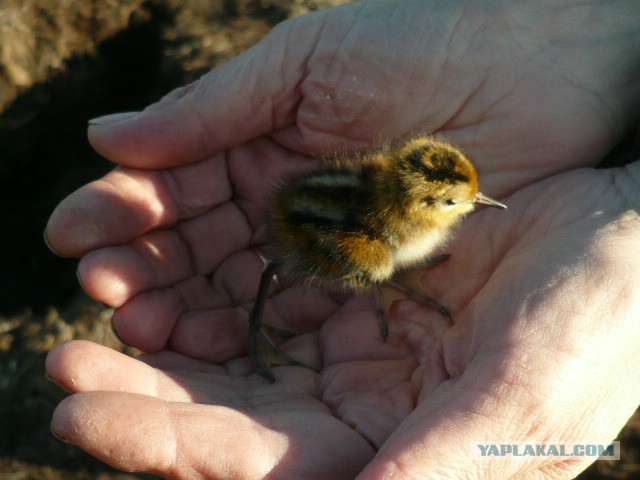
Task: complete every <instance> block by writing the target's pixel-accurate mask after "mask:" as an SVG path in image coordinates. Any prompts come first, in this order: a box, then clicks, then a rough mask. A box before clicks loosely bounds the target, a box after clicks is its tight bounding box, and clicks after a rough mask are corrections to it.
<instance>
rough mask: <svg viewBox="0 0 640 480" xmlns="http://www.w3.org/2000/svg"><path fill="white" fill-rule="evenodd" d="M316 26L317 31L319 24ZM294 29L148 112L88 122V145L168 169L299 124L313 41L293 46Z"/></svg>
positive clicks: (116, 157)
mask: <svg viewBox="0 0 640 480" xmlns="http://www.w3.org/2000/svg"><path fill="white" fill-rule="evenodd" d="M312 25H313V24H312ZM287 30H291V28H290V27H288V26H287V22H285V24H283V25H282V27H281V28H277V29H275V30H274V31H272V33H271V34H270V35H268V36H267V37H266V38H265V39H263V40H262V42H260V43H259V44H257V45H255V46H254V47H253V48H251V49H249V50H247V51H245V52H244V53H243V54H241V55H240V56H238V57H236V58H234V59H233V60H231V61H230V62H228V63H226V64H224V65H223V66H221V67H219V68H217V69H215V70H213V71H211V72H210V73H208V74H206V75H205V76H203V77H202V78H200V79H199V80H198V81H196V82H194V83H192V84H190V85H187V86H186V87H182V88H179V89H177V90H175V91H173V92H171V93H170V94H168V95H167V96H166V97H165V98H163V99H162V100H160V101H159V102H158V103H156V104H153V105H150V106H149V107H147V108H146V109H144V110H143V111H141V112H127V113H120V114H114V115H108V116H105V117H100V118H97V119H94V120H91V121H90V122H89V131H88V136H89V142H90V143H91V145H92V146H93V147H94V148H95V150H96V151H98V152H99V153H100V154H102V155H103V156H105V157H107V158H108V159H110V160H112V161H114V162H116V163H119V164H122V165H126V166H130V167H134V168H166V167H171V166H177V165H181V164H185V163H189V162H193V161H197V160H201V159H203V158H206V157H208V156H210V155H212V154H215V153H217V152H219V151H221V150H224V149H227V148H229V147H231V146H234V145H237V144H239V143H241V142H244V141H246V140H248V139H250V138H253V137H256V136H259V135H263V134H265V133H268V132H271V131H273V130H274V129H279V128H283V127H285V126H288V125H290V124H292V123H293V122H294V121H295V111H296V109H295V106H296V105H297V104H298V103H299V99H298V96H299V91H298V89H296V88H295V85H297V84H298V83H299V82H300V78H299V77H300V76H301V75H303V71H304V69H302V68H300V65H301V63H303V62H304V58H306V57H307V56H308V55H309V52H310V50H312V49H313V44H312V42H311V41H310V40H305V39H310V38H313V35H308V36H304V37H303V38H296V41H295V42H294V44H295V48H291V46H290V45H289V46H287V43H288V42H290V41H291V39H290V38H287V37H288V36H289V35H288V33H287Z"/></svg>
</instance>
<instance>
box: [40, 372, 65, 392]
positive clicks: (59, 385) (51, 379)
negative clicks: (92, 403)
mask: <svg viewBox="0 0 640 480" xmlns="http://www.w3.org/2000/svg"><path fill="white" fill-rule="evenodd" d="M44 378H46V379H47V380H49V381H50V382H51V383H53V384H54V385H55V386H57V387H58V388H61V389H62V390H64V391H65V392H67V393H71V391H70V390H68V389H67V387H65V386H64V385H63V384H62V383H61V382H59V381H58V380H56V379H55V378H53V377H52V376H51V375H49V372H44Z"/></svg>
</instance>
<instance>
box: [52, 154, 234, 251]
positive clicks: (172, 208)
mask: <svg viewBox="0 0 640 480" xmlns="http://www.w3.org/2000/svg"><path fill="white" fill-rule="evenodd" d="M231 195H232V193H231V186H230V184H229V180H228V175H227V171H226V163H225V158H224V156H223V155H218V156H215V157H212V158H210V159H208V160H206V161H203V162H199V163H196V164H192V165H188V166H185V167H180V168H175V169H172V170H163V171H142V170H133V169H128V168H117V169H115V170H114V171H112V172H111V173H109V174H107V175H106V176H105V177H103V178H102V179H100V180H97V181H95V182H92V183H90V184H88V185H86V186H84V187H82V188H81V189H79V190H78V191H76V192H74V193H73V194H71V195H70V196H68V197H67V198H65V199H64V200H63V201H62V202H61V203H60V205H58V207H57V208H56V209H55V211H54V212H53V214H52V215H51V218H50V219H49V222H48V224H47V228H46V232H45V236H46V239H47V243H48V244H49V246H50V247H51V248H52V249H53V250H54V251H55V252H57V253H59V254H60V255H63V256H67V257H72V256H73V257H77V256H81V255H83V254H84V253H86V252H87V251H89V250H92V249H96V248H99V247H103V246H107V245H114V244H121V243H125V242H127V241H130V240H131V239H133V238H136V237H138V236H140V235H141V234H143V233H145V232H148V231H150V230H152V229H155V228H159V227H163V226H168V225H172V224H174V223H175V222H177V221H178V220H181V219H184V218H191V217H193V216H196V215H198V214H199V213H202V212H203V211H206V210H208V209H210V208H212V207H214V206H216V205H219V204H221V203H223V202H225V201H227V200H229V199H230V198H231Z"/></svg>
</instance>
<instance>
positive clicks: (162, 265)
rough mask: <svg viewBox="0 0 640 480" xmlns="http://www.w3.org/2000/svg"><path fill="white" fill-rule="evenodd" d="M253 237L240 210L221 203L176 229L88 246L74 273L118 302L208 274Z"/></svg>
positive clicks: (97, 293) (104, 298)
mask: <svg viewBox="0 0 640 480" xmlns="http://www.w3.org/2000/svg"><path fill="white" fill-rule="evenodd" d="M251 236H252V229H251V227H250V225H248V224H247V222H246V219H245V216H244V215H243V213H242V212H241V211H240V210H239V209H238V208H237V206H235V205H234V204H232V203H225V204H223V205H221V206H219V207H216V208H214V209H212V210H211V211H208V212H206V213H203V214H201V215H199V216H197V217H195V218H193V219H190V220H186V221H184V222H182V223H180V224H179V225H177V226H176V227H175V228H174V229H171V230H159V231H155V232H150V233H147V234H144V235H142V236H141V237H139V238H136V239H134V240H132V241H131V242H129V243H126V244H124V245H117V246H112V247H105V248H101V249H98V250H94V251H91V252H89V253H87V254H86V255H85V256H84V257H83V258H82V260H81V261H80V264H79V266H78V276H79V279H80V282H81V283H82V286H83V288H84V289H85V291H86V292H87V293H88V294H89V295H91V296H92V297H93V298H94V299H96V300H99V301H101V302H104V303H107V304H109V305H111V306H114V307H119V306H121V305H123V304H124V303H125V302H127V301H128V300H130V299H131V298H132V297H133V296H135V295H137V294H138V293H140V292H144V291H149V290H154V289H164V288H167V287H170V286H173V285H176V284H177V283H179V282H181V281H184V280H187V279H189V278H191V277H193V276H199V275H209V274H210V273H211V272H212V271H215V270H216V268H217V267H218V265H219V264H220V263H221V262H222V261H223V260H225V259H226V258H227V257H228V256H230V255H231V254H232V253H234V252H235V251H237V250H238V249H241V248H244V247H246V246H247V245H248V244H249V243H250V240H251ZM213 246H215V247H213Z"/></svg>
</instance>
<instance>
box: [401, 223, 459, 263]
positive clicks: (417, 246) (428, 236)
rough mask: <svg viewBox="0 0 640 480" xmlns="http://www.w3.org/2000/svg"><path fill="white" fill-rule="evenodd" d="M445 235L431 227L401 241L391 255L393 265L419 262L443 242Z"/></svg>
mask: <svg viewBox="0 0 640 480" xmlns="http://www.w3.org/2000/svg"><path fill="white" fill-rule="evenodd" d="M446 237H447V234H446V232H443V231H441V230H438V229H432V230H429V231H426V232H424V233H423V234H422V235H416V236H415V237H414V238H412V239H410V240H409V241H404V242H402V244H401V245H398V248H397V250H396V251H395V253H394V255H393V261H394V267H395V268H404V267H410V266H413V265H417V264H419V263H421V262H422V261H423V260H424V259H425V258H426V257H429V256H430V255H431V254H432V253H433V251H434V250H435V249H436V248H438V247H439V246H440V245H442V244H443V243H444V241H445V240H446Z"/></svg>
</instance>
